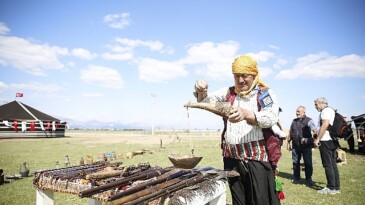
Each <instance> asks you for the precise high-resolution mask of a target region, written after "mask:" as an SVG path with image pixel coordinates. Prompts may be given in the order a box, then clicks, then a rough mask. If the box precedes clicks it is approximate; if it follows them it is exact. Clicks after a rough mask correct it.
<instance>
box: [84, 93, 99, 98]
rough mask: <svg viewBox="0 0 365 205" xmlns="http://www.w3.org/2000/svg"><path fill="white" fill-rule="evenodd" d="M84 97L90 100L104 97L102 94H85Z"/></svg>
mask: <svg viewBox="0 0 365 205" xmlns="http://www.w3.org/2000/svg"><path fill="white" fill-rule="evenodd" d="M82 96H84V97H88V98H98V97H102V96H104V95H103V94H102V93H83V94H82Z"/></svg>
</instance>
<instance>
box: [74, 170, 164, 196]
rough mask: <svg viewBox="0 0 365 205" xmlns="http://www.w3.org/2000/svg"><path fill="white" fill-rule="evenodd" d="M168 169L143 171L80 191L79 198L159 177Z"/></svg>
mask: <svg viewBox="0 0 365 205" xmlns="http://www.w3.org/2000/svg"><path fill="white" fill-rule="evenodd" d="M169 170H170V169H156V170H155V169H154V170H145V171H143V172H141V173H140V174H138V175H132V176H129V177H125V178H123V179H121V180H117V181H114V182H111V183H108V184H104V185H101V186H98V187H94V188H91V189H88V190H85V191H82V192H80V193H79V196H80V197H81V198H83V197H89V196H91V195H94V194H96V193H100V192H104V191H107V190H109V189H112V188H115V187H119V186H123V185H126V184H130V183H131V182H133V181H135V180H139V179H146V178H147V179H149V178H152V177H155V176H159V175H162V174H164V173H166V172H168V171H169Z"/></svg>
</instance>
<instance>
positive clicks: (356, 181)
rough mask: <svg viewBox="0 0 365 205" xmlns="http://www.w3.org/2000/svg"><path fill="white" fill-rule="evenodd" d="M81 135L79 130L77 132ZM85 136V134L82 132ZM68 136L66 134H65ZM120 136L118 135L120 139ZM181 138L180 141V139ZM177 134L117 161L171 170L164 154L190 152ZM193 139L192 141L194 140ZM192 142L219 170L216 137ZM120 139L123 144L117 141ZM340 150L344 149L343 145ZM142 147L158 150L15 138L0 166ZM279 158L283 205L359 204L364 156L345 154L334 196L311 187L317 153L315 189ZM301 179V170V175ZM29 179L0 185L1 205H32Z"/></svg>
mask: <svg viewBox="0 0 365 205" xmlns="http://www.w3.org/2000/svg"><path fill="white" fill-rule="evenodd" d="M80 132H81V131H80ZM84 134H85V136H87V135H88V134H89V133H88V132H85V133H84ZM157 134H159V135H168V136H173V137H175V136H177V135H176V133H173V134H171V133H168V132H166V133H157ZM66 135H67V134H66ZM122 135H123V133H121V136H120V137H123V136H122ZM184 136H185V137H184ZM184 136H183V137H181V136H180V139H181V140H180V141H178V140H176V141H174V142H173V143H171V144H169V145H167V146H166V147H167V149H165V150H161V151H159V152H156V153H154V154H144V155H139V156H135V157H134V158H133V159H121V160H120V161H122V162H123V163H125V164H127V165H132V164H138V163H141V162H149V163H150V164H151V165H153V166H160V167H168V166H171V163H170V161H169V160H168V158H167V155H168V154H169V153H180V154H189V153H190V148H191V147H190V139H188V138H187V137H186V135H184ZM196 136H197V137H196ZM196 136H194V138H193V144H194V150H195V154H196V155H198V156H203V160H202V161H201V162H200V164H199V166H213V167H216V168H222V158H221V151H220V147H219V145H218V143H219V137H218V136H219V134H218V133H217V134H216V136H215V137H211V138H210V137H207V136H205V137H201V136H202V135H198V134H196ZM121 141H122V140H121ZM342 144H343V145H344V147H347V146H346V144H345V143H343V142H342ZM142 148H145V149H151V150H159V144H156V145H138V144H136V145H130V144H126V143H124V142H118V143H114V144H102V143H98V144H92V143H90V144H88V143H85V138H70V137H66V138H55V139H35V140H29V139H19V140H4V139H2V140H0V168H1V169H3V170H4V174H5V175H9V174H18V173H19V168H20V165H21V164H22V163H23V162H27V163H28V166H29V169H30V170H31V173H32V172H34V171H35V170H40V169H51V168H54V166H55V162H56V161H60V164H61V166H62V165H63V159H64V156H65V155H66V154H67V155H69V157H70V159H71V163H72V164H77V163H78V161H79V159H80V157H81V156H83V157H84V158H86V155H87V154H92V155H93V156H94V159H96V157H97V155H98V154H99V152H111V151H115V152H116V153H126V152H128V151H135V150H140V149H142ZM282 151H283V156H282V158H281V161H280V162H279V169H280V173H279V177H280V180H281V181H282V183H283V186H284V192H285V195H286V199H285V200H283V201H282V204H288V205H289V204H349V205H357V204H359V205H360V204H364V195H363V191H364V190H365V171H364V168H365V166H364V165H365V156H364V155H356V154H349V153H347V161H348V164H347V165H341V166H339V171H340V178H341V192H342V193H341V194H339V195H334V196H332V195H330V196H328V195H320V194H317V193H316V192H317V190H316V188H321V187H324V186H325V183H326V178H325V175H324V169H323V167H322V164H321V159H320V157H319V151H318V149H315V150H314V152H313V161H314V174H313V180H314V181H315V183H316V186H317V187H307V186H305V185H304V184H291V182H290V180H291V178H292V162H291V153H290V152H288V151H287V150H285V149H283V150H282ZM301 174H302V177H303V176H304V172H302V173H301ZM32 180H33V177H27V178H23V179H19V180H15V181H13V182H11V183H7V184H4V185H1V186H0V193H1V194H0V204H10V205H11V204H16V205H18V204H35V203H36V198H35V196H36V194H35V188H34V187H33V185H32ZM55 203H56V204H72V205H74V204H75V205H77V204H80V205H81V204H87V200H86V199H80V198H79V197H78V196H74V195H69V194H63V193H55ZM227 203H228V204H230V203H231V197H230V194H229V190H227Z"/></svg>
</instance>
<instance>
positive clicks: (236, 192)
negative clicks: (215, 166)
mask: <svg viewBox="0 0 365 205" xmlns="http://www.w3.org/2000/svg"><path fill="white" fill-rule="evenodd" d="M223 162H224V169H225V170H236V171H238V172H239V173H240V176H239V177H232V178H228V184H229V188H230V190H231V194H232V204H233V205H245V204H250V205H277V204H280V200H279V198H278V196H277V195H276V192H275V176H274V172H273V170H272V168H271V165H270V163H269V162H259V161H247V162H244V161H241V160H236V159H231V158H223Z"/></svg>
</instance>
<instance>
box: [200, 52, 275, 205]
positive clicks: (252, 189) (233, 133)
mask: <svg viewBox="0 0 365 205" xmlns="http://www.w3.org/2000/svg"><path fill="white" fill-rule="evenodd" d="M232 73H233V77H234V86H232V87H225V88H222V89H220V90H217V91H215V92H212V93H209V94H208V93H207V88H208V84H207V83H205V82H204V81H201V80H200V81H199V80H198V81H197V82H196V84H195V93H194V95H195V96H196V97H197V101H198V102H207V103H216V102H230V103H231V104H232V110H231V114H230V116H229V117H228V118H224V129H223V133H222V152H223V153H222V154H223V163H224V169H225V170H236V171H238V172H239V173H240V176H239V177H232V178H229V179H228V184H229V188H230V190H231V194H232V204H234V205H241V204H267V205H276V204H280V201H279V198H278V196H277V195H276V192H275V176H274V170H273V167H274V166H275V165H276V164H274V163H277V161H278V158H280V156H281V152H280V145H279V144H280V141H279V138H278V137H276V136H275V137H272V138H270V140H273V141H275V140H276V142H277V143H275V142H274V143H268V141H267V140H265V136H266V134H265V133H269V132H270V133H272V134H273V132H272V130H271V129H270V128H271V127H272V126H273V125H275V124H276V123H277V122H278V115H279V105H278V101H277V98H276V95H275V93H274V92H273V91H272V90H271V89H270V88H268V86H267V85H266V84H265V83H264V82H262V81H261V79H260V75H259V69H258V66H257V62H256V60H255V59H253V58H252V57H250V56H239V57H237V58H236V59H235V60H234V62H233V63H232ZM269 145H272V147H273V149H269ZM270 150H274V151H277V152H276V153H274V155H269V152H270ZM270 156H271V157H270ZM270 159H272V162H273V163H271V162H270ZM273 165H274V166H273Z"/></svg>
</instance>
